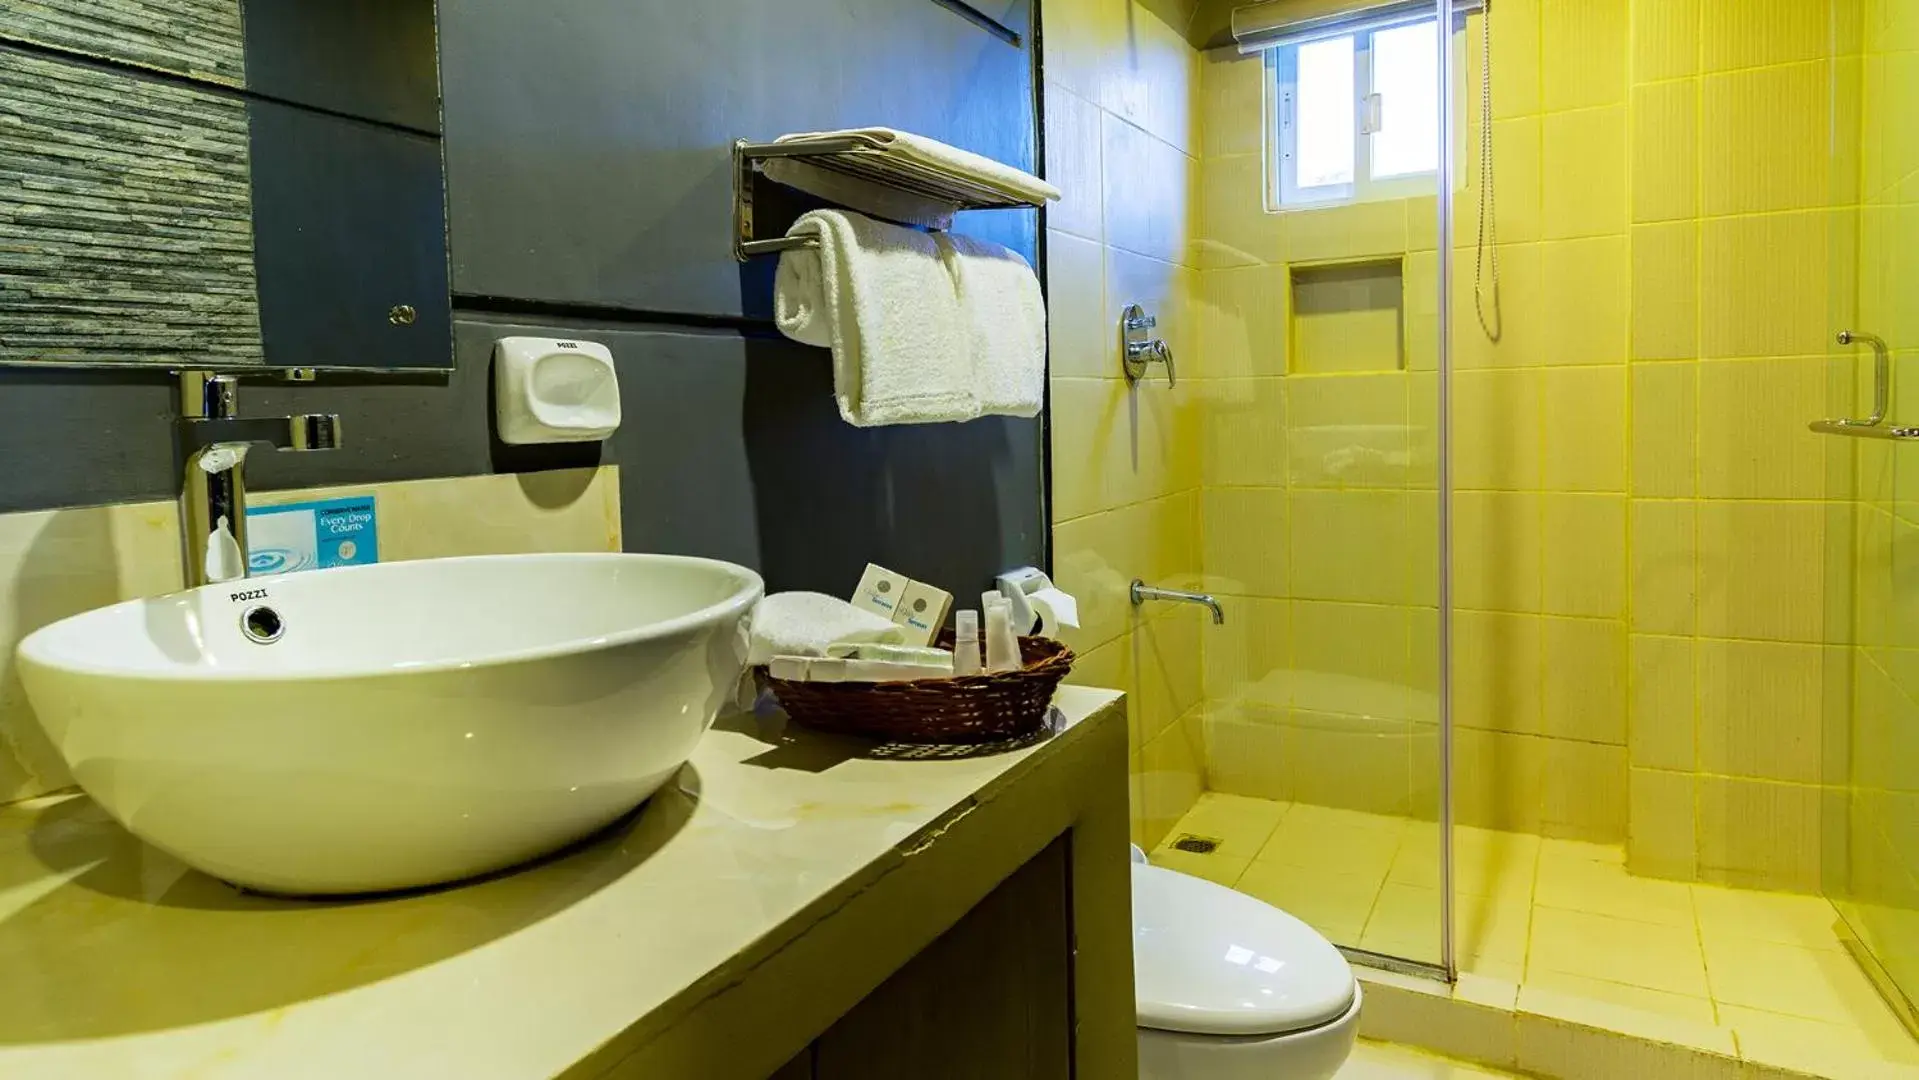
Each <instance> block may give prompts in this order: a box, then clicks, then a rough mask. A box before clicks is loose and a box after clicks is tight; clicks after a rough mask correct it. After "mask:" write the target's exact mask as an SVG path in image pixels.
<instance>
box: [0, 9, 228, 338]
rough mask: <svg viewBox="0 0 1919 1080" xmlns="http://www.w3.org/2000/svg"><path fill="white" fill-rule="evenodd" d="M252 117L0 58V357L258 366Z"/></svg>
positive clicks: (5, 54)
mask: <svg viewBox="0 0 1919 1080" xmlns="http://www.w3.org/2000/svg"><path fill="white" fill-rule="evenodd" d="M247 175H248V174H247V117H246V107H245V104H244V103H243V102H241V101H240V100H239V99H238V98H234V97H229V96H224V95H220V94H213V93H207V92H203V91H199V90H194V89H191V88H188V87H183V86H178V85H173V84H170V83H164V82H156V81H153V80H149V79H142V78H135V77H132V76H128V75H123V74H119V73H117V72H114V71H112V70H109V69H105V68H99V67H92V66H87V65H85V64H80V63H68V62H65V61H59V60H52V59H47V58H45V57H41V56H35V55H29V54H26V53H22V52H17V51H14V50H11V49H8V48H5V47H0V361H8V362H17V361H51V362H60V361H68V362H72V361H84V362H92V363H100V362H115V361H124V362H131V363H140V362H147V363H186V362H196V363H203V364H208V363H217V364H222V365H230V364H246V363H259V362H260V360H261V348H260V322H259V312H258V310H257V307H256V304H255V299H254V268H253V226H252V212H251V197H250V194H249V190H248V183H247Z"/></svg>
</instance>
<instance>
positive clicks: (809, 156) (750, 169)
mask: <svg viewBox="0 0 1919 1080" xmlns="http://www.w3.org/2000/svg"><path fill="white" fill-rule="evenodd" d="M769 158H801V159H804V160H805V162H806V163H807V164H808V165H812V166H814V167H816V168H821V169H826V170H828V171H830V172H836V173H841V174H844V175H846V176H851V177H855V178H857V179H860V180H864V181H866V182H868V183H872V184H878V185H881V186H883V187H889V188H896V189H898V190H900V191H905V192H910V193H911V194H914V195H918V196H921V197H922V198H927V199H933V200H936V201H939V202H945V203H951V204H953V206H954V207H955V208H957V209H960V210H1014V209H1020V210H1025V209H1031V208H1033V207H1035V206H1037V205H1039V204H1038V203H1035V202H1033V201H1032V200H1030V199H1028V198H1026V197H1025V196H1023V195H1019V194H1016V193H1014V192H1011V191H1007V190H1004V189H1002V188H999V187H997V186H995V185H993V184H991V183H988V182H985V181H982V180H978V179H975V178H973V177H970V176H961V175H958V174H956V173H953V172H949V171H947V170H945V169H941V168H938V167H936V166H933V165H929V164H927V163H925V162H921V161H915V160H913V159H911V158H908V157H906V156H905V155H904V154H899V153H894V152H890V151H889V150H888V149H887V144H886V143H885V142H884V141H883V140H881V139H878V138H875V137H873V136H871V135H859V134H851V135H827V136H817V137H813V138H803V139H786V140H782V141H780V142H770V143H756V142H748V141H746V140H745V139H738V140H735V141H734V143H733V257H734V258H736V259H738V260H739V261H741V262H745V261H746V260H747V259H749V258H752V257H753V256H755V255H770V254H774V253H776V252H781V251H787V250H790V249H792V248H797V247H811V246H813V245H815V244H816V243H818V241H817V240H815V239H814V238H813V237H806V236H776V237H771V238H769V239H764V240H757V239H754V237H753V176H754V174H755V173H758V172H759V171H760V162H762V161H765V160H767V159H769Z"/></svg>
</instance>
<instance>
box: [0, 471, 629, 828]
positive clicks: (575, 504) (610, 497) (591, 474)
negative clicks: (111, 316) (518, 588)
mask: <svg viewBox="0 0 1919 1080" xmlns="http://www.w3.org/2000/svg"><path fill="white" fill-rule="evenodd" d="M368 491H371V492H372V493H373V494H374V497H375V499H376V501H377V503H378V508H379V514H380V559H381V561H383V562H400V561H403V560H407V559H430V558H447V557H452V556H457V555H492V554H499V555H504V554H514V553H521V552H540V551H618V550H620V483H619V469H618V467H617V466H612V465H608V466H605V467H602V468H598V469H561V470H555V471H553V472H544V473H528V474H521V475H502V476H468V477H454V478H449V479H443V480H411V481H403V482H398V483H387V484H357V485H351V486H346V487H336V488H309V489H305V490H299V491H274V492H255V493H254V494H253V505H255V506H273V505H277V504H281V503H287V502H302V501H305V500H309V499H330V498H337V497H341V496H347V495H362V494H365V493H366V492H368ZM180 587H181V568H180V522H179V511H178V506H177V504H176V503H174V502H172V501H166V502H146V503H122V504H119V505H114V506H94V507H80V508H76V509H70V510H45V511H34V512H28V513H18V514H4V515H0V593H4V594H5V595H6V596H7V597H8V599H9V603H7V604H5V605H0V803H7V802H13V801H15V800H19V799H27V798H32V797H34V796H37V795H43V794H46V793H47V792H50V791H55V790H58V789H60V788H64V787H69V786H71V785H72V783H73V778H72V776H71V774H69V773H68V772H67V768H66V764H65V763H64V762H63V761H61V759H60V755H59V753H58V752H57V751H56V750H55V749H54V748H53V746H52V744H51V743H49V742H48V741H47V739H46V736H45V735H44V734H42V733H41V731H40V726H39V722H38V721H37V720H36V719H35V718H34V716H33V707H32V705H31V704H30V703H29V702H28V701H27V698H26V691H25V690H24V688H23V687H22V686H21V685H20V679H19V677H18V676H17V675H16V674H15V673H14V670H13V649H14V645H15V644H16V643H17V642H18V641H19V640H20V639H21V638H23V637H25V636H27V635H28V634H29V633H32V632H33V631H34V630H37V629H39V628H40V627H42V626H45V625H47V624H48V623H52V622H57V621H59V620H60V619H64V618H66V617H68V616H70V615H77V614H79V613H81V612H83V611H88V610H91V609H93V608H96V607H102V606H104V605H107V604H113V603H118V602H120V601H122V600H132V599H137V598H140V597H146V596H160V595H162V594H164V593H169V592H173V591H175V590H177V589H179V588H180Z"/></svg>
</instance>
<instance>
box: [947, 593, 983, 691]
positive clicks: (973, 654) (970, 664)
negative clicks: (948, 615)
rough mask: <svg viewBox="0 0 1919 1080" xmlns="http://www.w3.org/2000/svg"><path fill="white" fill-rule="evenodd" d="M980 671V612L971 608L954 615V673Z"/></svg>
mask: <svg viewBox="0 0 1919 1080" xmlns="http://www.w3.org/2000/svg"><path fill="white" fill-rule="evenodd" d="M979 672H980V662H979V612H977V611H972V610H970V609H969V610H966V611H961V612H959V613H957V614H955V615H954V616H953V674H954V675H956V676H958V675H978V674H979Z"/></svg>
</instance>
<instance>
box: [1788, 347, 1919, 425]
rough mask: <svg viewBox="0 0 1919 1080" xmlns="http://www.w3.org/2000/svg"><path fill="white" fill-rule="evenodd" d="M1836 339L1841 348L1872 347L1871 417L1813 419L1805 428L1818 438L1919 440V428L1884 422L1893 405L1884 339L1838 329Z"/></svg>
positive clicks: (1889, 365) (1890, 352) (1889, 357)
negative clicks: (1864, 345) (1819, 435)
mask: <svg viewBox="0 0 1919 1080" xmlns="http://www.w3.org/2000/svg"><path fill="white" fill-rule="evenodd" d="M1835 340H1837V341H1838V342H1839V344H1841V345H1852V344H1855V343H1859V342H1863V343H1865V344H1867V345H1870V346H1872V415H1871V416H1868V417H1866V418H1865V419H1864V420H1845V419H1841V420H1814V421H1813V422H1812V423H1810V424H1808V425H1806V426H1807V427H1809V428H1811V429H1812V430H1813V431H1816V432H1818V433H1819V434H1821V435H1848V436H1851V437H1852V438H1855V439H1905V440H1919V427H1904V426H1902V425H1899V424H1888V423H1886V422H1885V420H1886V410H1887V409H1888V408H1889V407H1890V406H1891V402H1892V351H1891V350H1890V349H1888V348H1887V347H1886V342H1885V339H1884V338H1881V337H1880V336H1879V335H1877V334H1867V333H1864V332H1862V331H1858V330H1841V331H1839V334H1838V337H1837V338H1836V339H1835Z"/></svg>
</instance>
